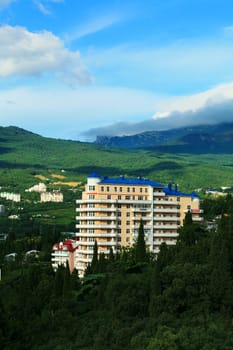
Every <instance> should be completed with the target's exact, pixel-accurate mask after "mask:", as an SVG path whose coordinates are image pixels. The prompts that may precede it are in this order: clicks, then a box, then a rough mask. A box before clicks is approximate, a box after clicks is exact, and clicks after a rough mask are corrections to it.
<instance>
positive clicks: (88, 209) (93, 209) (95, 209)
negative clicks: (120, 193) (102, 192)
mask: <svg viewBox="0 0 233 350" xmlns="http://www.w3.org/2000/svg"><path fill="white" fill-rule="evenodd" d="M117 209H118V208H117V207H115V206H112V207H111V208H103V207H102V208H98V207H95V208H88V207H85V208H76V211H77V212H80V213H81V212H89V211H93V212H116V211H117Z"/></svg>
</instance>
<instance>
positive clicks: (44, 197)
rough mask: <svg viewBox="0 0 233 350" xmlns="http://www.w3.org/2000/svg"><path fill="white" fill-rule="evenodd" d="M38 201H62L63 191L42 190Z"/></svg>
mask: <svg viewBox="0 0 233 350" xmlns="http://www.w3.org/2000/svg"><path fill="white" fill-rule="evenodd" d="M40 201H41V203H43V202H63V193H61V192H59V191H54V192H42V193H41V194H40Z"/></svg>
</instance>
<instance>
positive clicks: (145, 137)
mask: <svg viewBox="0 0 233 350" xmlns="http://www.w3.org/2000/svg"><path fill="white" fill-rule="evenodd" d="M194 135H195V137H194ZM193 142H195V144H196V146H197V147H198V148H200V147H203V148H204V149H203V151H205V145H206V146H207V147H209V144H210V143H211V144H212V146H213V147H214V148H217V146H218V145H220V146H221V149H222V148H223V150H224V149H228V148H229V146H230V147H233V123H220V124H214V125H208V124H205V125H204V124H203V125H198V126H189V127H183V128H177V129H169V130H162V131H156V130H154V131H153V130H152V131H146V132H143V133H140V134H135V135H131V136H112V137H111V136H98V137H97V139H96V141H95V143H96V144H99V145H102V146H108V147H119V148H130V149H135V148H156V147H161V146H162V147H163V151H165V149H166V146H169V151H171V147H172V146H174V147H176V146H177V145H180V144H183V145H185V144H186V145H190V144H192V143H193ZM224 143H226V145H225V147H223V146H224V145H223V144H224ZM184 148H185V147H184ZM232 151H233V149H232Z"/></svg>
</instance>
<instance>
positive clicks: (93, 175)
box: [88, 172, 101, 178]
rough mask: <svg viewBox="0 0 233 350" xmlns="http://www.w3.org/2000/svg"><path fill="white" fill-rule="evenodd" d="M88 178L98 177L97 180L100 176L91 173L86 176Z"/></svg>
mask: <svg viewBox="0 0 233 350" xmlns="http://www.w3.org/2000/svg"><path fill="white" fill-rule="evenodd" d="M88 177H98V178H100V177H101V176H100V175H99V174H98V173H95V172H93V173H91V174H90V175H88Z"/></svg>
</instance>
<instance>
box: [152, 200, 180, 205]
mask: <svg viewBox="0 0 233 350" xmlns="http://www.w3.org/2000/svg"><path fill="white" fill-rule="evenodd" d="M179 203H180V202H177V201H164V200H161V201H158V200H154V204H165V205H179Z"/></svg>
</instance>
